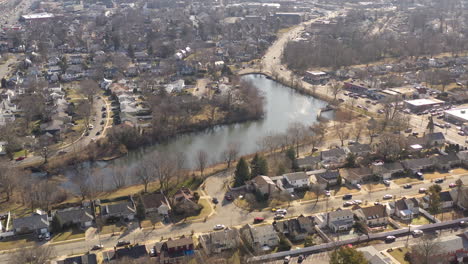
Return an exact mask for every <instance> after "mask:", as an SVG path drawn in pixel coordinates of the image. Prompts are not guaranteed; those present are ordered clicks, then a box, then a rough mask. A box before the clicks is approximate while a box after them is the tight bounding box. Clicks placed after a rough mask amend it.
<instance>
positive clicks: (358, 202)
mask: <svg viewBox="0 0 468 264" xmlns="http://www.w3.org/2000/svg"><path fill="white" fill-rule="evenodd" d="M353 203H354V204H362V201H361V200H354V201H353Z"/></svg>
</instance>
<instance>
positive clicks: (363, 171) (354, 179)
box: [340, 167, 374, 185]
mask: <svg viewBox="0 0 468 264" xmlns="http://www.w3.org/2000/svg"><path fill="white" fill-rule="evenodd" d="M340 175H341V177H343V179H344V180H345V181H346V182H347V183H349V184H353V185H356V184H358V183H362V182H365V181H369V180H371V179H372V177H373V176H374V173H373V172H372V169H371V168H369V167H360V168H345V169H340Z"/></svg>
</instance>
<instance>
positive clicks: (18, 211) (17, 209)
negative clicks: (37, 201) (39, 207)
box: [0, 197, 32, 218]
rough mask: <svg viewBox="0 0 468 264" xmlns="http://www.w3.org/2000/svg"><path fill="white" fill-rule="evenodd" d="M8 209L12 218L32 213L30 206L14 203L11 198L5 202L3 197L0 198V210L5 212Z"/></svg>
mask: <svg viewBox="0 0 468 264" xmlns="http://www.w3.org/2000/svg"><path fill="white" fill-rule="evenodd" d="M8 211H10V213H11V214H12V216H13V217H14V218H19V217H23V216H27V215H29V214H31V213H32V211H31V208H29V207H26V206H23V205H21V204H17V203H14V202H12V201H11V200H10V201H9V202H6V201H5V200H4V197H2V200H1V202H0V212H2V213H7V212H8Z"/></svg>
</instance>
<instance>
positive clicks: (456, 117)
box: [445, 108, 468, 124]
mask: <svg viewBox="0 0 468 264" xmlns="http://www.w3.org/2000/svg"><path fill="white" fill-rule="evenodd" d="M445 118H446V119H447V120H448V121H451V122H456V123H461V124H463V123H468V108H460V109H451V110H447V111H445Z"/></svg>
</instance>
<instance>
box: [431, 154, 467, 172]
mask: <svg viewBox="0 0 468 264" xmlns="http://www.w3.org/2000/svg"><path fill="white" fill-rule="evenodd" d="M432 160H433V163H434V166H435V167H436V168H437V169H439V170H450V169H451V168H453V167H455V166H458V165H460V164H461V160H460V158H459V157H458V156H457V154H456V153H449V154H447V155H438V156H435V157H432Z"/></svg>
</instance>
